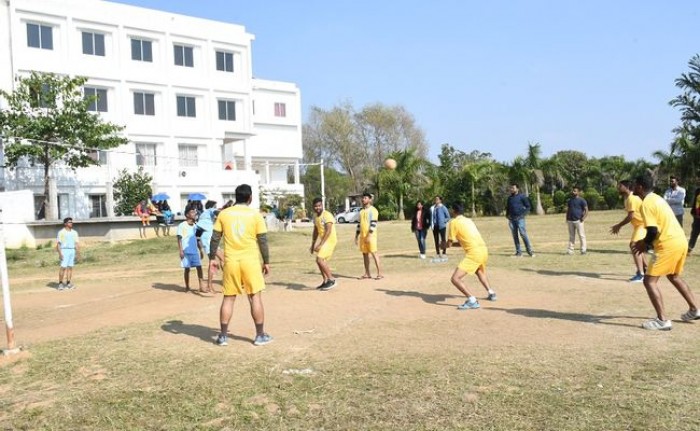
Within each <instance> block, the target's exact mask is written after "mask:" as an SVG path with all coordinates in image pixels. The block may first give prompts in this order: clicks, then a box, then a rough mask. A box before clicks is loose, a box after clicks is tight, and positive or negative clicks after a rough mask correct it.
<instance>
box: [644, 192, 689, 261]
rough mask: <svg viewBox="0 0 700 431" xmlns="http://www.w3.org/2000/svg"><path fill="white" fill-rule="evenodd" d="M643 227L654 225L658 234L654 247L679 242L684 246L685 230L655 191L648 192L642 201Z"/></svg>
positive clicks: (657, 247)
mask: <svg viewBox="0 0 700 431" xmlns="http://www.w3.org/2000/svg"><path fill="white" fill-rule="evenodd" d="M641 212H642V219H643V220H644V227H649V226H656V227H657V228H658V230H659V235H658V236H657V237H656V239H655V240H654V248H655V249H663V248H669V247H673V246H677V245H679V244H680V246H682V247H686V246H687V245H686V242H685V232H683V228H682V227H681V225H680V223H678V220H676V216H675V215H674V214H673V210H672V209H671V207H670V206H669V205H668V202H666V201H665V200H664V198H662V197H661V196H659V195H657V194H656V193H649V194H648V195H646V196H645V197H644V200H643V201H642V210H641Z"/></svg>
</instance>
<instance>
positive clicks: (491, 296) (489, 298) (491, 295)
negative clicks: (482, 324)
mask: <svg viewBox="0 0 700 431" xmlns="http://www.w3.org/2000/svg"><path fill="white" fill-rule="evenodd" d="M486 299H488V300H489V301H496V300H498V296H496V292H493V293H489V296H487V297H486Z"/></svg>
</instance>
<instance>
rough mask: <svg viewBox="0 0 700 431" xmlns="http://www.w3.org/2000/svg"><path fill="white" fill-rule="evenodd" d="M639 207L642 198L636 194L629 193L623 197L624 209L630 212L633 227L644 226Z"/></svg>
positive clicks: (640, 206)
mask: <svg viewBox="0 0 700 431" xmlns="http://www.w3.org/2000/svg"><path fill="white" fill-rule="evenodd" d="M641 208H642V199H641V198H640V197H639V196H637V195H633V194H630V195H629V196H627V198H626V199H625V211H627V212H628V213H629V212H632V213H633V214H632V221H631V223H632V226H634V227H639V226H644V220H642V213H641Z"/></svg>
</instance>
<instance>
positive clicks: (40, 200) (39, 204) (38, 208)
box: [34, 195, 46, 220]
mask: <svg viewBox="0 0 700 431" xmlns="http://www.w3.org/2000/svg"><path fill="white" fill-rule="evenodd" d="M34 218H35V219H36V220H43V219H45V218H46V208H45V207H44V195H34Z"/></svg>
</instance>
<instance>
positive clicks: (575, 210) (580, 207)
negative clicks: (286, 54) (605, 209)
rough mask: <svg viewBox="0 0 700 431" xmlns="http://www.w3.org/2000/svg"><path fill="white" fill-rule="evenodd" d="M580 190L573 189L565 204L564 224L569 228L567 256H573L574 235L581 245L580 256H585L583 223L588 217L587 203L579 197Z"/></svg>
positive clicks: (578, 188) (577, 188)
mask: <svg viewBox="0 0 700 431" xmlns="http://www.w3.org/2000/svg"><path fill="white" fill-rule="evenodd" d="M580 195H581V188H580V187H574V188H573V190H572V191H571V197H570V198H569V200H568V201H567V203H566V208H567V209H566V224H567V225H568V227H569V248H568V250H567V253H568V254H574V247H575V245H576V235H578V239H579V241H580V243H581V254H586V250H587V248H586V229H585V226H584V224H583V223H584V221H585V220H586V217H588V202H586V200H585V199H584V198H582V197H581V196H580Z"/></svg>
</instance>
